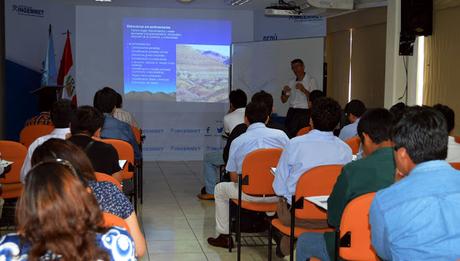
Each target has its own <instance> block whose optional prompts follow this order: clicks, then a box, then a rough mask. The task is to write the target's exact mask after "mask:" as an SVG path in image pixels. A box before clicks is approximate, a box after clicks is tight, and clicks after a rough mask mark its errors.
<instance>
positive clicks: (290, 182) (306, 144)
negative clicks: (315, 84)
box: [273, 98, 352, 255]
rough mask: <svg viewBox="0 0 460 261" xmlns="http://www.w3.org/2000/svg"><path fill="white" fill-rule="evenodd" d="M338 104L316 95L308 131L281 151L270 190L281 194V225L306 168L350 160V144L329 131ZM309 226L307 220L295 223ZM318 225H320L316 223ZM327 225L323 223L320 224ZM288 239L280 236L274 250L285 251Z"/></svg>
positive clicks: (336, 116) (337, 113) (337, 116)
mask: <svg viewBox="0 0 460 261" xmlns="http://www.w3.org/2000/svg"><path fill="white" fill-rule="evenodd" d="M340 114H341V108H340V105H339V104H338V103H337V102H336V101H334V100H333V99H330V98H320V99H318V100H316V101H315V103H314V104H313V107H312V113H311V119H310V126H311V127H312V130H311V131H310V132H309V133H307V134H305V135H302V136H298V137H295V138H293V139H291V140H290V141H289V143H288V145H287V146H286V148H285V149H284V151H283V153H282V154H281V158H280V160H279V162H278V166H277V167H276V174H275V180H274V181H273V190H274V191H275V193H276V195H278V196H280V197H282V198H280V201H279V206H278V211H277V214H278V217H279V218H280V220H281V221H282V222H283V223H284V224H285V225H289V224H290V215H289V214H288V213H289V211H288V208H289V205H290V204H291V196H292V195H294V194H295V190H296V186H297V181H298V180H299V179H300V177H301V176H302V174H303V173H305V172H306V171H308V170H310V169H312V168H314V167H317V166H321V165H332V164H346V163H348V162H350V161H351V160H352V152H351V149H350V147H349V146H348V145H347V144H346V143H344V142H343V141H342V140H340V139H339V138H337V137H336V136H334V134H333V132H332V131H333V130H334V128H335V126H336V125H337V124H338V123H339V120H340ZM296 224H297V225H299V226H309V225H311V224H310V223H308V224H307V223H301V222H297V223H296ZM319 225H321V224H319ZM322 225H323V226H327V224H322ZM288 241H289V240H288V238H287V237H283V238H282V239H281V244H279V245H278V246H279V247H280V249H278V250H277V253H278V255H279V253H280V250H281V253H282V254H283V255H287V254H288V253H289V250H288V249H289V243H288Z"/></svg>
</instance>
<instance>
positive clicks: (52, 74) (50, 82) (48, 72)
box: [41, 24, 57, 86]
mask: <svg viewBox="0 0 460 261" xmlns="http://www.w3.org/2000/svg"><path fill="white" fill-rule="evenodd" d="M56 76H57V72H56V60H55V57H54V42H53V34H52V32H51V24H50V25H49V29H48V48H47V49H46V57H45V61H44V62H43V70H42V81H41V86H55V85H56V83H57V82H56Z"/></svg>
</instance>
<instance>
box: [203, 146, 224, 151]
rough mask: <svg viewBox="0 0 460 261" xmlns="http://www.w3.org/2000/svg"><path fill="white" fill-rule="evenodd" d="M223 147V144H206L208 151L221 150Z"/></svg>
mask: <svg viewBox="0 0 460 261" xmlns="http://www.w3.org/2000/svg"><path fill="white" fill-rule="evenodd" d="M222 149H223V148H222V146H206V151H207V152H210V151H221V150H222Z"/></svg>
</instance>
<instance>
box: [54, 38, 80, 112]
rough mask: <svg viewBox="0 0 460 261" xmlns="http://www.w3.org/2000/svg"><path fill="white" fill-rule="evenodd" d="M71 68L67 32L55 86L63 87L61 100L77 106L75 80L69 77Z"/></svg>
mask: <svg viewBox="0 0 460 261" xmlns="http://www.w3.org/2000/svg"><path fill="white" fill-rule="evenodd" d="M72 66H73V59H72V48H71V46H70V33H69V30H67V39H66V41H65V46H64V52H63V53H62V58H61V65H60V66H59V74H58V77H57V84H58V85H60V86H63V87H64V89H63V91H62V98H64V99H69V100H71V101H72V104H74V105H77V93H76V91H75V80H74V78H73V76H72V75H71V69H72Z"/></svg>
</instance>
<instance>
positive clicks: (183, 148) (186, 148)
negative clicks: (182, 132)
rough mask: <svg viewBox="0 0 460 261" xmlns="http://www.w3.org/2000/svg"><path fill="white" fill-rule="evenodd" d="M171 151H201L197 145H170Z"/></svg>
mask: <svg viewBox="0 0 460 261" xmlns="http://www.w3.org/2000/svg"><path fill="white" fill-rule="evenodd" d="M171 150H172V151H184V152H185V151H201V147H199V146H171Z"/></svg>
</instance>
